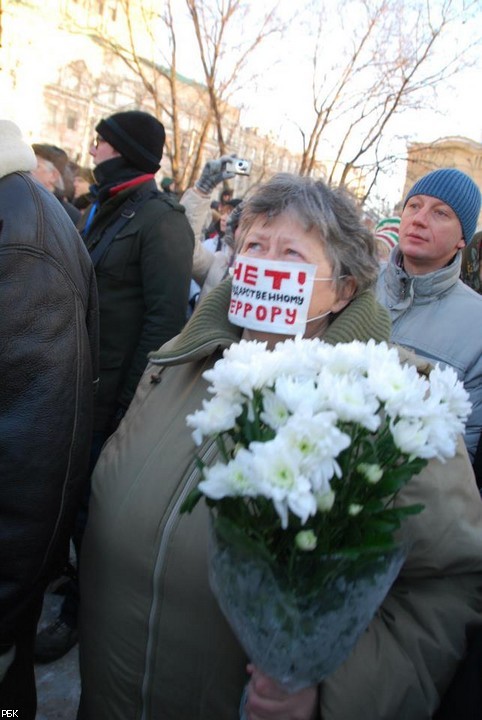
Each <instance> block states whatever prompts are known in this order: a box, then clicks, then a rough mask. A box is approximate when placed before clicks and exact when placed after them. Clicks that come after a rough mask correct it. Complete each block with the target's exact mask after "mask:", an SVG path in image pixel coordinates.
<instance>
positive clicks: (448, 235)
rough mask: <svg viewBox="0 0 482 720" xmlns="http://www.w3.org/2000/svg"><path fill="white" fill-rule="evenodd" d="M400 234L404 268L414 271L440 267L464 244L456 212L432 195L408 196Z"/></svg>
mask: <svg viewBox="0 0 482 720" xmlns="http://www.w3.org/2000/svg"><path fill="white" fill-rule="evenodd" d="M398 237H399V246H400V250H401V251H402V253H403V260H404V267H405V270H406V271H407V272H408V273H410V274H411V275H424V274H426V273H430V272H434V271H435V270H439V269H440V268H442V267H444V266H445V265H447V263H449V262H450V260H452V258H453V257H454V255H455V254H456V252H457V250H459V249H461V248H463V247H464V246H465V243H464V239H463V236H462V226H461V225H460V222H459V219H458V217H457V215H456V214H455V213H454V211H453V210H452V208H451V207H450V206H449V205H447V204H446V203H444V202H442V201H441V200H438V199H437V198H433V197H430V196H429V195H414V196H413V197H411V198H410V199H409V201H408V202H407V204H406V205H405V208H404V210H403V212H402V217H401V221H400V231H399V234H398Z"/></svg>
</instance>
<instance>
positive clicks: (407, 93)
mask: <svg viewBox="0 0 482 720" xmlns="http://www.w3.org/2000/svg"><path fill="white" fill-rule="evenodd" d="M315 5H316V11H317V12H316V14H317V17H318V24H317V26H316V32H315V34H314V51H313V54H312V98H313V105H312V118H313V121H312V124H311V125H310V126H309V128H308V129H306V128H304V127H300V132H301V135H302V142H303V152H302V159H301V163H300V168H299V169H300V172H301V173H302V174H310V173H311V172H312V171H313V167H314V164H315V162H316V159H317V157H318V155H319V152H320V146H321V143H322V142H328V141H329V142H330V145H331V155H332V163H331V171H330V172H329V175H328V178H327V179H328V180H329V181H330V182H336V183H339V184H346V183H347V182H348V181H349V178H350V175H352V174H353V172H354V171H355V170H356V171H357V172H358V173H362V174H363V175H364V176H365V198H366V196H367V195H368V194H369V192H370V190H371V188H372V187H373V184H374V182H375V180H376V178H377V175H378V173H379V172H380V169H381V167H382V166H383V164H384V163H385V162H389V160H390V156H389V153H388V152H386V148H384V147H383V145H384V139H385V136H386V130H387V126H388V125H389V123H391V122H392V120H393V118H394V116H395V115H397V114H400V113H401V112H402V111H403V110H405V109H408V108H412V109H416V108H420V107H422V105H423V103H424V102H425V101H426V99H427V92H428V91H429V90H430V89H435V88H437V87H438V86H439V84H440V83H441V82H443V81H444V80H446V79H447V78H448V77H450V76H451V75H453V74H454V73H457V72H458V71H459V70H460V69H461V68H462V67H464V66H465V64H466V62H467V58H468V56H469V50H470V48H468V47H467V46H464V47H462V48H461V49H458V48H457V47H456V46H455V45H454V46H453V49H452V50H451V51H449V52H447V49H445V54H444V55H441V53H440V52H439V46H440V45H441V41H442V39H445V38H446V36H447V35H448V33H449V32H450V31H451V30H452V27H453V26H454V25H455V24H456V23H457V22H461V21H463V20H464V19H468V18H469V17H470V14H471V13H472V12H473V11H477V6H478V9H479V10H480V5H478V3H477V2H464V3H463V6H462V7H460V2H459V1H458V0H442V2H440V3H437V4H436V7H435V4H434V3H431V2H429V1H428V0H414V2H411V3H407V2H406V0H349V1H348V2H347V1H346V0H342V2H340V3H339V4H338V5H337V7H334V6H333V5H331V4H330V9H329V11H330V13H332V14H335V16H336V18H337V22H338V23H339V26H340V28H342V30H343V33H344V34H345V39H344V40H343V39H342V41H341V42H340V45H338V46H337V52H333V47H334V45H333V38H330V37H327V33H328V32H331V29H332V25H331V24H330V23H329V22H328V18H327V15H326V13H325V14H323V13H321V12H319V3H316V4H315ZM474 37H475V41H477V40H479V42H480V36H479V38H477V35H476V33H474ZM346 40H348V41H347V42H346ZM343 42H344V45H343ZM329 48H331V50H330V49H329ZM445 48H447V45H445ZM333 57H334V60H333V61H332V62H330V58H333ZM325 147H326V145H325ZM325 152H326V150H325ZM384 153H386V155H384Z"/></svg>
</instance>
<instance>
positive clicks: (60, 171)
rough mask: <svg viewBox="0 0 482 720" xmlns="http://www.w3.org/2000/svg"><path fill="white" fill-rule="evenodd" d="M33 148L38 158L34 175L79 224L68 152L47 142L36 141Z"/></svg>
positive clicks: (73, 220) (75, 222)
mask: <svg viewBox="0 0 482 720" xmlns="http://www.w3.org/2000/svg"><path fill="white" fill-rule="evenodd" d="M32 148H33V151H34V153H35V156H36V158H37V167H36V168H34V170H33V172H32V174H33V176H34V177H35V179H36V180H38V181H39V183H41V184H42V185H43V186H44V187H45V188H46V189H47V190H48V191H49V192H51V193H53V194H54V195H55V197H56V198H57V200H58V201H59V202H60V204H61V205H62V207H63V208H64V210H65V212H66V213H67V215H68V216H69V217H70V219H71V220H72V222H73V223H74V225H77V223H78V221H79V220H80V215H81V213H80V210H79V209H78V208H76V207H74V205H73V204H72V203H71V199H72V197H73V194H74V182H73V175H72V170H71V167H70V165H69V158H68V156H67V153H66V152H65V151H64V150H62V149H61V148H59V147H57V146H56V145H48V144H45V143H34V144H33V145H32Z"/></svg>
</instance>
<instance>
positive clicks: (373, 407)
mask: <svg viewBox="0 0 482 720" xmlns="http://www.w3.org/2000/svg"><path fill="white" fill-rule="evenodd" d="M325 392H326V393H327V396H328V397H327V402H328V404H329V407H330V409H331V410H333V411H334V412H335V413H336V415H337V416H338V418H339V419H340V420H341V421H342V422H350V423H358V424H360V425H362V426H363V427H365V428H366V429H367V430H370V432H375V431H376V430H378V428H379V427H380V415H379V414H378V411H379V409H380V401H379V400H378V398H377V397H376V396H375V395H374V393H373V392H372V391H371V387H370V384H369V383H368V382H367V380H366V379H365V378H362V377H360V378H355V377H353V375H338V376H336V375H335V376H334V377H332V378H331V381H330V382H329V384H328V383H325Z"/></svg>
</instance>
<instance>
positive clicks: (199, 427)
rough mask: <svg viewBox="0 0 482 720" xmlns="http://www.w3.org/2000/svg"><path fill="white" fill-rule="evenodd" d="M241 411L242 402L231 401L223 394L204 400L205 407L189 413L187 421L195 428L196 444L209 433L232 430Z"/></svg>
mask: <svg viewBox="0 0 482 720" xmlns="http://www.w3.org/2000/svg"><path fill="white" fill-rule="evenodd" d="M241 412H242V407H241V405H240V404H238V403H234V402H232V401H231V402H230V401H229V400H227V399H226V398H225V397H223V396H221V397H219V396H216V397H214V398H212V400H203V409H202V410H196V412H194V413H192V415H188V416H187V417H186V423H187V425H188V427H190V428H194V432H193V434H192V437H193V440H194V442H195V443H196V445H200V444H201V442H202V439H203V437H206V436H207V435H217V434H218V433H221V432H226V431H227V430H231V429H232V428H233V427H234V426H235V424H236V418H237V417H238V416H239V415H240V414H241Z"/></svg>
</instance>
